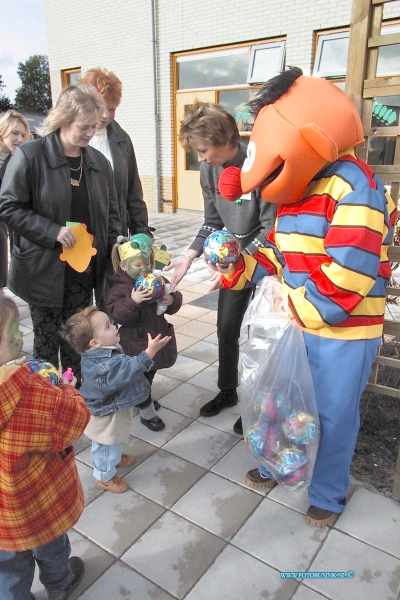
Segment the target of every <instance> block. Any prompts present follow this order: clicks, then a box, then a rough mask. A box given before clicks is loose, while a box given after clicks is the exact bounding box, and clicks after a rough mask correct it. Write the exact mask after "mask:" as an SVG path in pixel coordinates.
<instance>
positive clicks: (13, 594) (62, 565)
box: [0, 533, 71, 600]
mask: <svg viewBox="0 0 400 600" xmlns="http://www.w3.org/2000/svg"><path fill="white" fill-rule="evenodd" d="M70 554H71V545H70V543H69V539H68V535H67V534H66V533H64V534H63V535H61V536H60V537H58V538H56V539H55V540H53V541H52V542H49V543H48V544H44V545H43V546H39V547H38V548H34V549H33V550H25V551H24V552H6V551H5V550H0V590H1V591H0V597H1V600H29V598H30V590H31V587H32V582H33V577H34V575H35V564H36V563H37V565H38V567H39V579H40V581H41V582H42V583H43V585H44V587H45V588H46V590H48V591H49V592H50V591H51V592H60V591H61V590H64V589H65V588H66V587H67V585H68V584H69V582H70V579H71V568H70V566H69V556H70Z"/></svg>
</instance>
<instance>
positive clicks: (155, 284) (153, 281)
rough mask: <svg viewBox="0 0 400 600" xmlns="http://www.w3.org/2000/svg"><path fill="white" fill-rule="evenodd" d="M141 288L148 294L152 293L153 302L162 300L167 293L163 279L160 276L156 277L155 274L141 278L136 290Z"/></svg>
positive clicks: (137, 281)
mask: <svg viewBox="0 0 400 600" xmlns="http://www.w3.org/2000/svg"><path fill="white" fill-rule="evenodd" d="M140 286H142V288H143V289H144V290H146V292H151V298H152V300H158V299H159V298H162V297H163V296H164V293H165V284H164V280H163V278H162V277H160V276H159V275H154V273H149V274H148V275H145V276H144V277H139V279H137V280H136V283H135V289H138V288H139V287H140Z"/></svg>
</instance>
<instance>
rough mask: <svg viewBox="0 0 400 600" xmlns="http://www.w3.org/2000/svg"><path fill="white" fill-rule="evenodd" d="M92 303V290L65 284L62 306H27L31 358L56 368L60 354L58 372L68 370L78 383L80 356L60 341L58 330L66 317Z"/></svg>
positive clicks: (86, 286)
mask: <svg viewBox="0 0 400 600" xmlns="http://www.w3.org/2000/svg"><path fill="white" fill-rule="evenodd" d="M92 302H93V289H92V286H91V285H90V286H88V285H87V284H86V283H84V282H82V283H79V282H73V283H72V282H68V283H67V282H66V284H65V291H64V305H63V306H62V307H61V308H59V307H54V306H34V305H31V304H30V305H29V310H30V312H31V317H32V324H33V333H34V342H33V356H34V357H35V358H43V359H44V360H48V361H49V362H51V363H53V365H54V366H56V367H57V368H58V366H59V360H58V353H59V352H60V358H61V365H62V370H63V371H65V369H67V367H72V370H73V372H74V375H75V377H76V378H77V380H78V384H79V383H80V380H81V357H80V355H79V354H77V353H76V352H75V350H73V349H72V348H71V346H70V345H69V344H68V343H67V342H65V341H64V340H62V339H61V337H60V335H59V333H58V332H59V330H60V327H61V324H62V323H64V322H65V321H66V320H67V319H68V318H69V317H71V316H72V315H73V314H75V313H76V312H78V310H81V309H82V308H86V307H87V306H90V305H91V304H92Z"/></svg>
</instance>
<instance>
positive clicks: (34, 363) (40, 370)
mask: <svg viewBox="0 0 400 600" xmlns="http://www.w3.org/2000/svg"><path fill="white" fill-rule="evenodd" d="M24 364H25V365H26V366H27V367H29V368H30V370H31V371H32V373H37V374H38V375H41V376H42V377H43V379H45V380H46V381H48V382H49V383H52V384H53V385H59V384H60V381H61V378H60V374H59V372H58V370H57V369H56V367H55V366H54V365H53V364H52V363H51V362H48V361H47V360H43V359H42V358H32V359H30V360H27V361H26V362H25V363H24Z"/></svg>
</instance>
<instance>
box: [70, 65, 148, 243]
mask: <svg viewBox="0 0 400 600" xmlns="http://www.w3.org/2000/svg"><path fill="white" fill-rule="evenodd" d="M80 83H84V84H85V85H92V86H94V87H95V88H96V89H97V91H98V92H100V94H101V95H102V96H103V98H104V100H105V102H106V105H107V111H105V112H104V113H103V115H102V116H101V117H100V119H99V121H98V124H97V130H96V134H95V135H94V136H93V138H92V139H91V141H90V145H91V146H93V147H94V148H96V149H97V150H100V152H102V153H103V154H104V156H105V157H106V158H108V160H109V161H110V163H111V166H112V169H113V172H114V181H115V187H116V190H117V196H118V201H119V210H120V215H121V223H122V231H121V233H123V234H124V235H125V236H127V235H133V234H136V233H147V234H149V235H150V233H149V226H148V216H147V206H146V203H145V202H144V200H143V191H142V184H141V182H140V179H139V173H138V168H137V163H136V156H135V151H134V149H133V145H132V141H131V139H130V137H129V135H128V134H127V133H126V131H124V130H123V129H122V127H121V126H120V125H119V124H118V123H117V122H116V121H115V120H114V118H115V111H116V109H117V106H119V105H120V103H121V96H122V83H121V80H120V79H118V77H117V76H116V75H115V73H113V72H112V71H108V70H107V69H102V68H100V67H97V68H94V69H89V70H88V71H86V73H85V74H84V76H83V77H82V79H81V80H80Z"/></svg>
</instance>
